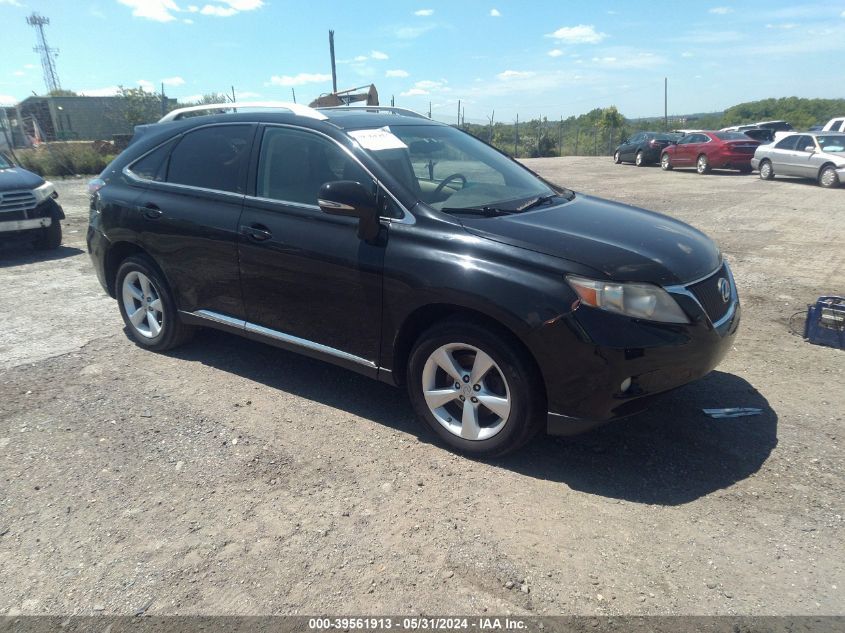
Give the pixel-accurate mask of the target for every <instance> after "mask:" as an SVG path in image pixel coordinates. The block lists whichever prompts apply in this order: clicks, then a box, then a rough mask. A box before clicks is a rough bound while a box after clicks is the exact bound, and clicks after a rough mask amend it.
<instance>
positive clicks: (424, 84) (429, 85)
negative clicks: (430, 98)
mask: <svg viewBox="0 0 845 633" xmlns="http://www.w3.org/2000/svg"><path fill="white" fill-rule="evenodd" d="M444 83H445V82H443V81H431V80H430V79H423V80H422V81H418V82H417V83H415V84H414V87H416V88H422V89H423V90H435V89H437V88H441V87H442V86H443V84H444Z"/></svg>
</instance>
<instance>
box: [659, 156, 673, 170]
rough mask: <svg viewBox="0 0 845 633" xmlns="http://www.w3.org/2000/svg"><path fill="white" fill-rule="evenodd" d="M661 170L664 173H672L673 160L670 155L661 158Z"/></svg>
mask: <svg viewBox="0 0 845 633" xmlns="http://www.w3.org/2000/svg"><path fill="white" fill-rule="evenodd" d="M660 169H662V170H663V171H672V159H670V158H669V154H662V155H661V156H660Z"/></svg>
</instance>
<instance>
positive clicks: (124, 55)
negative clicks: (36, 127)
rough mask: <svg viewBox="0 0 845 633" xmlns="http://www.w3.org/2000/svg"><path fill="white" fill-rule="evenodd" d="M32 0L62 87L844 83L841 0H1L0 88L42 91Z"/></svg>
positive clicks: (7, 96) (757, 93)
mask: <svg viewBox="0 0 845 633" xmlns="http://www.w3.org/2000/svg"><path fill="white" fill-rule="evenodd" d="M33 11H35V12H38V13H40V14H41V15H43V16H46V17H48V18H49V19H50V24H49V26H47V27H46V34H47V39H48V43H49V44H50V46H51V47H54V48H57V49H59V54H58V57H57V58H56V67H57V70H58V74H59V78H60V81H61V85H62V88H65V89H70V90H74V91H76V92H78V93H82V94H88V95H103V94H113V93H114V91H115V89H116V87H117V86H124V87H137V86H142V87H144V88H146V89H148V90H159V87H160V86H161V84H162V82H163V83H164V89H165V92H166V93H167V95H168V96H170V97H176V98H179V99H181V100H191V99H195V98H196V97H197V96H199V95H202V94H204V93H209V92H223V91H230V90H231V87H232V86H234V89H235V93H236V96H237V98H238V100H240V101H243V100H283V101H290V100H291V99H292V89H293V90H294V91H295V92H296V99H297V101H298V102H300V103H303V102H304V103H307V102H309V101H310V100H311V99H313V98H315V97H317V96H318V95H320V94H321V93H326V92H329V91H331V66H330V60H329V50H328V30H329V29H334V31H335V52H336V57H337V75H338V88H341V89H343V88H352V87H357V86H362V85H367V84H369V83H375V85H376V87H377V89H378V91H379V94H380V97H381V103H382V104H383V105H384V104H389V103H390V100H391V97H392V98H393V99H394V100H395V103H396V105H397V106H403V107H408V108H412V109H415V110H418V111H421V112H427V111H428V109H429V104H431V108H432V114H433V116H434V118H438V119H440V120H444V121H449V120H450V119H451V121H452V122H454V120H455V118H456V114H457V107H458V106H457V104H458V100H461V103H462V106H463V108H464V112H465V117H466V120H467V121H477V122H487V120H488V119H489V117H491V116H493V117H494V120H496V121H512V120H513V119H514V118H515V117H516V116H517V115H518V116H519V118H520V119H521V120H526V119H529V118H534V117H537V116H545V117H547V118H549V119H557V118H559V117H567V116H570V115H577V114H581V113H583V112H587V111H589V110H591V109H593V108H596V107H607V106H610V105H615V106H616V107H617V108H619V110H620V111H621V112H622V113H623V114H624V115H625V116H627V117H642V116H659V115H662V114H663V80H664V77H666V78H668V85H669V113H670V115H671V114H691V113H697V112H711V111H718V110H723V109H724V108H726V107H729V106H731V105H734V104H736V103H741V102H744V101H751V100H755V99H761V98H767V97H785V96H799V97H824V98H842V97H845V93H843V82H842V81H841V79H842V72H841V70H839V69H840V68H841V63H842V59H843V53H845V0H827V1H826V2H818V3H816V2H813V1H812V0H810V1H806V2H804V1H800V2H799V1H796V0H792V1H786V0H766V1H765V2H761V1H753V2H752V1H750V0H731V1H728V0H715V1H714V2H712V3H708V2H707V1H706V0H705V1H699V2H689V1H686V0H675V1H662V0H648V1H646V0H624V1H623V0H613V1H611V0H608V1H603V0H591V1H589V2H584V1H579V2H574V1H568V0H556V1H553V0H548V1H547V0H447V1H440V0H431V1H429V0H420V1H419V2H417V1H410V0H389V1H387V0H359V1H357V2H353V1H349V0H346V1H339V0H319V1H316V2H291V1H288V0H0V104H3V105H10V104H13V103H15V102H17V101H19V100H22V99H23V98H25V97H27V96H30V95H32V94H33V93H38V94H43V93H44V92H46V88H45V84H44V79H43V75H42V72H41V65H40V60H39V56H38V54H37V53H35V52H34V51H33V47H34V46H35V44H36V32H35V29H34V28H32V27H30V26H29V25H28V24H27V23H26V17H27V16H28V15H30V14H31V13H32V12H33Z"/></svg>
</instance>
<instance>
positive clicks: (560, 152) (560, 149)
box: [557, 115, 563, 156]
mask: <svg viewBox="0 0 845 633" xmlns="http://www.w3.org/2000/svg"><path fill="white" fill-rule="evenodd" d="M557 155H558V156H563V115H561V117H560V127H558V129H557Z"/></svg>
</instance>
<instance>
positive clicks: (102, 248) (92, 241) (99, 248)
mask: <svg viewBox="0 0 845 633" xmlns="http://www.w3.org/2000/svg"><path fill="white" fill-rule="evenodd" d="M85 242H86V244H87V245H88V255H90V257H91V263H92V264H93V265H94V270H95V271H96V273H97V279H98V280H99V282H100V285H101V286H102V287H103V290H105V291H106V293H107V294H109V295H110V296H113V295H112V291H111V290H109V286H108V282H107V281H106V253H107V252H108V246H109V240H108V238H106V236H105V235H103V233H102V232H101V231H99V230H98V229H96V228H94V227H93V226H90V225H89V226H88V233H87V234H86V236H85Z"/></svg>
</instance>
